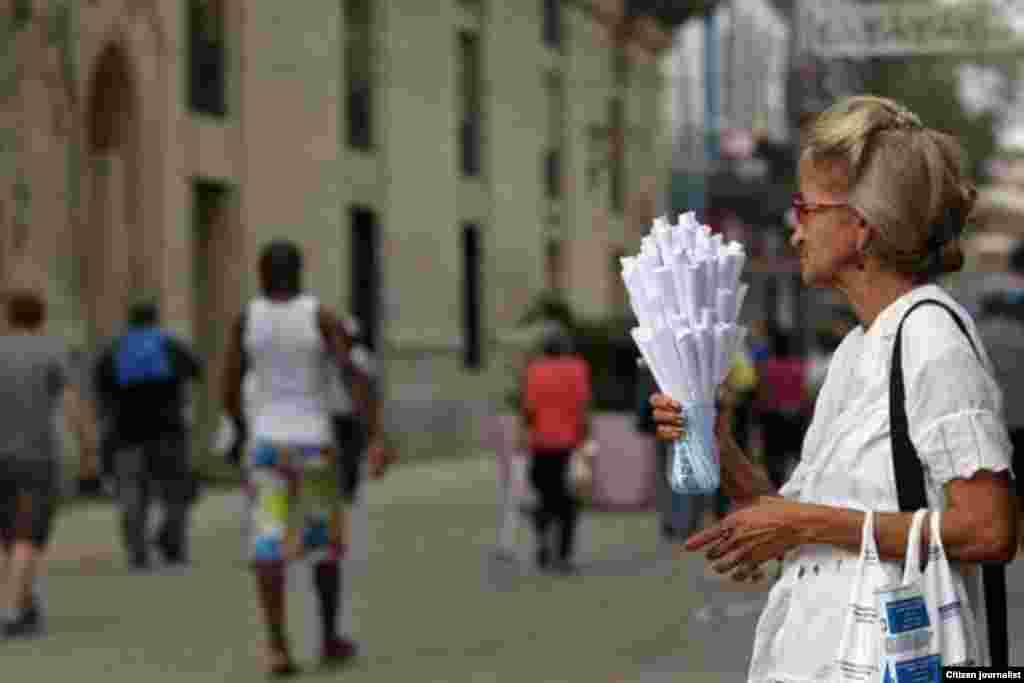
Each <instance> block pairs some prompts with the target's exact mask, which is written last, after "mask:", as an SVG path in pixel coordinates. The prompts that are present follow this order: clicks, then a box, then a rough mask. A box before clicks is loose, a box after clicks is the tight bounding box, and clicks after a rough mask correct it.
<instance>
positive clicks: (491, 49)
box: [0, 0, 669, 450]
mask: <svg viewBox="0 0 1024 683" xmlns="http://www.w3.org/2000/svg"><path fill="white" fill-rule="evenodd" d="M642 4H643V3H640V5H642ZM638 6H639V5H636V6H634V4H633V3H628V2H623V0H617V1H616V0H575V1H573V2H559V1H558V0H529V1H526V0H523V1H520V0H516V1H514V2H498V1H496V0H338V1H335V0H331V1H330V2H328V1H326V0H303V1H302V2H294V3H282V2H274V1H272V0H252V1H243V0H182V1H180V2H177V1H176V2H169V1H166V0H89V1H87V2H76V1H75V0H49V1H48V0H0V19H2V23H3V26H2V27H0V30H2V31H3V32H4V40H3V41H0V42H2V44H3V45H2V47H0V124H2V125H0V131H2V132H0V135H2V136H3V138H2V139H0V168H2V170H3V174H2V175H0V284H3V285H4V286H12V285H16V284H29V285H32V286H36V287H39V288H42V289H44V290H45V291H46V293H47V295H48V299H49V300H50V302H51V321H52V325H53V327H54V328H55V330H57V331H60V332H63V333H65V334H67V335H68V337H69V339H71V340H72V342H73V343H74V344H75V345H76V346H78V347H80V348H82V349H87V350H88V349H94V348H95V347H97V346H98V345H100V344H102V342H103V340H104V339H106V338H107V337H109V335H111V334H113V333H115V332H116V331H117V330H118V329H119V327H120V325H121V321H122V318H123V313H124V310H125V307H126V305H127V304H128V303H129V302H130V301H131V300H132V299H134V298H136V297H139V296H154V297H156V298H158V299H159V300H160V302H161V303H162V306H163V310H164V315H165V318H166V319H167V321H168V322H169V323H170V324H171V326H173V327H174V328H176V329H177V330H178V331H179V332H180V333H182V334H184V335H185V336H186V337H188V338H190V339H192V340H193V341H194V342H195V343H196V345H197V346H198V348H199V349H200V350H201V351H202V352H204V353H205V354H206V355H207V357H208V358H210V359H211V361H212V366H213V372H212V373H211V377H210V380H209V381H208V383H207V384H208V392H207V393H208V394H209V392H211V391H212V389H213V388H214V387H216V385H217V381H218V379H219V372H218V367H219V355H220V353H219V352H220V350H221V349H222V348H223V346H224V342H225V332H226V330H227V326H228V323H229V321H230V318H231V316H232V315H233V314H234V313H235V312H237V311H238V310H239V308H240V306H241V305H242V302H243V301H244V300H245V299H246V298H247V297H248V296H250V295H252V294H253V293H254V292H255V290H256V273H255V261H256V254H257V252H258V249H259V247H260V245H261V244H262V243H264V242H265V241H267V240H269V239H272V238H275V237H282V236H284V237H290V238H292V239H294V240H296V241H298V242H299V243H301V244H302V245H303V246H304V248H305V251H306V257H307V263H308V277H307V285H308V286H309V287H311V288H312V289H314V290H315V291H316V292H318V293H319V294H320V295H321V296H322V297H323V299H324V301H325V302H326V303H327V304H329V305H332V306H335V307H338V308H340V309H344V310H350V311H353V312H354V313H355V314H356V315H357V316H359V317H360V318H361V319H362V320H363V322H364V325H365V326H366V328H367V329H368V331H369V333H370V335H371V339H372V341H373V343H374V345H375V346H376V348H377V351H378V353H379V354H380V357H381V360H382V366H383V375H384V379H385V395H386V397H387V398H388V401H389V405H390V406H392V410H390V411H389V413H390V415H391V416H392V417H393V419H394V420H395V421H396V423H397V424H398V426H399V431H400V432H401V433H403V434H405V435H414V436H413V438H414V441H412V442H411V443H409V444H407V445H409V446H412V447H413V448H415V447H423V448H431V449H434V450H437V449H439V448H440V449H444V448H451V449H457V448H459V446H460V444H462V443H464V442H466V441H467V440H468V439H470V438H472V430H471V427H472V424H471V423H472V422H473V420H472V418H473V416H474V415H476V414H478V413H480V412H486V411H489V410H491V409H492V407H493V405H494V403H495V402H496V401H498V400H500V397H501V396H503V395H504V393H505V392H506V391H507V389H508V386H509V384H510V383H513V382H515V380H516V377H515V375H516V371H517V365H516V362H515V358H516V357H517V354H518V353H519V351H520V347H521V344H520V342H519V340H518V337H517V335H516V333H515V330H516V326H517V323H518V320H519V318H520V316H521V315H522V314H523V312H524V310H525V309H526V308H527V306H528V305H529V303H530V302H531V301H532V300H533V299H534V297H535V296H536V295H537V294H539V293H540V292H543V291H548V290H557V291H561V292H563V293H564V296H565V297H566V299H567V300H568V301H569V302H570V304H571V305H572V306H573V308H574V309H575V310H576V311H578V312H579V313H581V314H583V315H586V316H591V317H601V316H610V315H616V314H621V313H623V312H624V311H625V306H626V302H625V295H624V293H623V291H622V287H621V285H620V283H619V281H618V262H617V259H618V257H619V256H620V255H621V254H622V253H624V252H626V251H629V250H631V249H635V246H636V243H637V242H638V239H639V235H640V233H641V232H642V231H643V230H645V229H646V227H647V226H648V225H649V221H650V220H651V218H652V217H653V215H654V214H655V211H656V210H657V202H658V193H659V187H660V186H661V184H662V178H663V174H664V171H665V169H667V166H668V152H667V150H668V149H669V145H668V144H667V137H666V133H667V129H666V127H665V126H664V123H663V112H662V109H661V107H660V106H659V104H660V102H661V93H662V90H663V80H662V77H661V73H660V70H659V68H658V66H657V60H656V59H655V56H656V54H657V52H658V51H659V50H660V49H662V48H663V47H664V46H665V45H666V44H667V42H666V33H665V31H664V30H663V27H662V25H661V24H660V23H659V20H658V18H656V16H655V15H653V14H651V13H648V12H643V11H639V10H638V9H637V7H638ZM210 401H211V399H210V396H209V395H206V396H204V397H203V398H202V399H201V402H200V404H199V406H198V408H199V414H200V415H201V416H205V417H204V418H203V419H207V418H208V417H210V416H213V415H214V414H215V410H214V408H213V403H211V402H210Z"/></svg>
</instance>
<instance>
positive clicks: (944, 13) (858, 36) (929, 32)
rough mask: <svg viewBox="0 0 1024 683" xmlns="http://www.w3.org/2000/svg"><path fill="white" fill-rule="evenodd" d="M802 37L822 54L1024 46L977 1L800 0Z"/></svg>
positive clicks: (1008, 49) (1013, 48)
mask: <svg viewBox="0 0 1024 683" xmlns="http://www.w3.org/2000/svg"><path fill="white" fill-rule="evenodd" d="M799 25H800V41H801V44H802V47H803V48H804V50H807V51H809V52H812V53H815V54H817V55H819V56H821V57H826V58H837V57H849V58H858V57H874V56H886V55H893V56H895V55H913V54H955V53H979V52H1012V51H1017V50H1022V51H1024V39H1022V37H1021V35H1020V34H1018V33H1017V32H1016V31H1014V30H1013V29H1012V28H1011V27H1010V25H1009V22H1007V21H1004V20H1001V19H999V18H996V17H993V16H992V14H990V13H988V12H984V11H981V10H980V9H979V8H978V5H977V4H975V3H964V2H946V3H941V2H940V3H936V2H922V1H913V0H912V1H909V2H898V3H897V2H894V3H884V4H860V3H853V2H850V1H849V0H831V1H828V0H826V1H819V0H804V2H802V3H800V24H799Z"/></svg>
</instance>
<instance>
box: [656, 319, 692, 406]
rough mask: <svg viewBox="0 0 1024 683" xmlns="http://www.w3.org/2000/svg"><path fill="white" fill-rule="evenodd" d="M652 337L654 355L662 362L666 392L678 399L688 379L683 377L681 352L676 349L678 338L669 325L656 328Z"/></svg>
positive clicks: (662, 374)
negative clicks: (676, 338)
mask: <svg viewBox="0 0 1024 683" xmlns="http://www.w3.org/2000/svg"><path fill="white" fill-rule="evenodd" d="M653 332H654V334H653V335H652V339H651V347H652V348H653V350H654V357H655V358H656V359H657V362H658V363H660V364H661V376H662V377H663V378H664V380H665V383H666V386H665V387H664V389H665V393H667V394H668V395H669V396H671V397H672V398H674V399H675V400H677V401H681V400H682V399H681V398H680V397H681V396H682V395H683V393H684V392H685V387H686V381H685V380H684V378H683V376H682V375H683V372H682V370H683V369H682V362H681V361H680V359H679V352H678V351H677V350H676V340H675V335H674V334H673V332H672V330H671V328H669V327H668V326H667V325H666V326H665V327H661V328H658V329H655V330H654V331H653Z"/></svg>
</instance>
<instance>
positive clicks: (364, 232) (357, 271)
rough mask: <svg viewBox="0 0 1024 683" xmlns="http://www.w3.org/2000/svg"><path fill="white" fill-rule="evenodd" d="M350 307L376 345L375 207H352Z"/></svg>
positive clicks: (377, 265)
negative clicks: (373, 208)
mask: <svg viewBox="0 0 1024 683" xmlns="http://www.w3.org/2000/svg"><path fill="white" fill-rule="evenodd" d="M349 214H350V221H351V226H352V268H351V270H350V272H351V274H352V286H351V288H350V290H349V291H350V292H351V294H350V296H351V301H350V308H351V310H352V315H354V316H355V317H356V318H358V319H359V322H360V324H361V325H362V327H363V330H364V336H365V339H364V341H365V343H366V345H367V346H368V347H370V348H371V349H373V350H376V349H377V342H378V339H379V334H380V229H379V227H378V225H377V214H376V213H374V211H373V210H372V209H367V208H365V207H359V206H357V207H353V208H352V209H351V211H350V212H349Z"/></svg>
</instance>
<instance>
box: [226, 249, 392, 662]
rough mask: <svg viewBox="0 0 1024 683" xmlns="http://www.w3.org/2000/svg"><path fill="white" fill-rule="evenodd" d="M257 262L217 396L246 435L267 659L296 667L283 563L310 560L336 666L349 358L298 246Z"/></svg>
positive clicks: (372, 428) (376, 434) (360, 387)
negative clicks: (254, 286) (340, 436)
mask: <svg viewBox="0 0 1024 683" xmlns="http://www.w3.org/2000/svg"><path fill="white" fill-rule="evenodd" d="M259 268H260V280H261V283H260V284H261V288H262V296H259V297H257V298H255V299H253V300H252V301H251V302H250V303H249V305H248V307H247V308H246V310H245V312H243V313H242V315H240V316H239V318H238V320H237V321H236V322H235V325H234V328H233V333H232V335H231V339H230V342H229V347H228V360H227V373H226V383H225V395H224V404H225V410H226V412H227V414H228V416H229V417H230V418H231V419H232V420H233V421H234V423H235V426H236V433H237V434H239V438H243V439H247V440H248V448H247V457H246V467H247V474H248V479H249V490H250V495H251V496H252V497H253V501H252V505H251V506H250V508H251V511H252V516H253V518H252V521H251V524H250V528H251V531H252V534H251V536H252V542H251V545H250V559H251V562H252V567H253V570H254V572H255V574H256V578H257V585H258V589H259V597H260V603H261V606H262V609H263V614H264V618H265V620H266V624H267V629H268V639H269V647H268V654H269V660H270V661H269V669H270V672H271V673H272V674H275V675H291V674H294V673H296V671H297V669H296V667H295V665H294V663H293V660H292V656H291V651H290V648H289V644H288V638H287V634H286V629H285V574H286V571H285V570H286V566H287V564H288V563H289V562H290V561H292V560H297V559H300V558H301V559H305V560H308V561H309V562H310V564H312V567H313V569H312V570H313V573H314V586H315V589H316V593H317V598H318V602H319V606H320V616H321V621H322V625H323V645H322V650H321V654H322V659H323V662H324V663H325V664H328V665H330V664H340V663H343V662H345V661H347V660H348V659H350V658H351V657H352V656H354V655H355V652H356V646H355V643H354V642H352V641H351V640H349V639H347V638H342V637H341V636H340V635H339V634H338V633H337V629H336V622H337V614H338V611H339V609H340V601H341V574H340V569H339V564H338V563H339V559H340V558H341V556H342V554H343V553H344V544H345V528H346V522H345V511H344V509H343V504H342V498H341V492H340V490H339V475H338V455H337V449H336V448H335V446H334V435H333V433H332V428H331V420H330V409H329V404H328V398H329V396H328V388H329V386H330V381H331V375H332V373H338V372H339V371H342V370H348V369H349V368H348V366H349V364H350V360H349V354H348V344H347V340H346V339H345V338H344V336H343V335H341V334H340V330H339V328H340V326H339V323H338V319H337V317H336V316H335V315H334V314H333V313H332V312H331V311H330V310H328V309H327V308H325V307H323V306H322V305H321V304H320V303H319V301H318V300H317V299H316V298H315V297H313V296H310V295H307V294H304V293H303V292H302V287H301V279H302V257H301V254H300V253H299V249H298V247H297V246H296V245H295V244H293V243H291V242H288V241H277V242H271V243H270V244H268V245H267V246H266V247H264V249H263V251H262V253H261V256H260V263H259ZM247 373H248V376H249V377H250V378H251V381H252V382H253V385H254V386H253V389H254V391H253V392H252V395H253V397H254V400H253V401H252V404H251V407H250V410H249V413H250V414H249V415H248V416H247V415H245V414H244V413H245V411H243V401H242V393H243V392H242V382H243V378H245V377H246V376H247ZM346 375H348V376H349V377H350V381H349V382H348V384H347V386H348V387H349V390H350V392H351V396H352V401H353V403H354V405H355V409H356V412H357V413H358V414H359V415H360V416H361V417H362V418H363V420H364V421H365V423H366V427H367V431H368V436H369V439H370V441H371V443H372V444H374V446H373V447H372V450H371V452H376V451H382V450H383V451H386V449H383V448H382V446H381V445H380V444H381V443H382V433H381V430H380V417H379V411H378V410H377V409H376V405H375V403H374V402H372V401H370V400H369V386H368V383H367V382H366V381H365V378H364V376H363V375H362V374H360V373H352V372H346ZM246 418H248V419H246Z"/></svg>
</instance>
